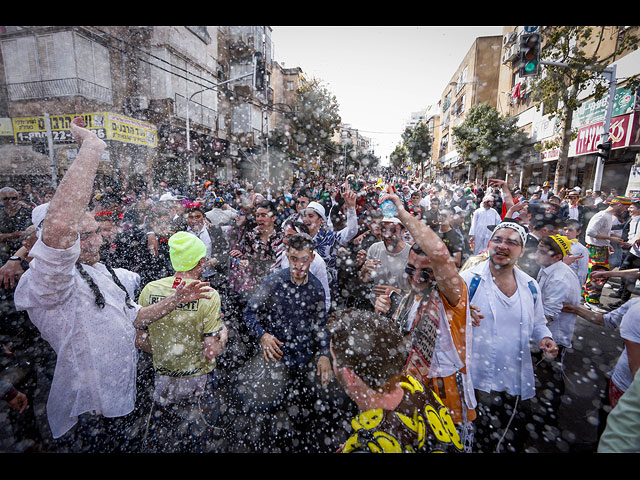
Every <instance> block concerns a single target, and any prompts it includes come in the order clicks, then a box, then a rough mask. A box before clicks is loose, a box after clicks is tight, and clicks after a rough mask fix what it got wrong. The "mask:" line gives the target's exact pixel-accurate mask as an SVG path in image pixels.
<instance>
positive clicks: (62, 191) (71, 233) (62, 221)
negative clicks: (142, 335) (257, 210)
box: [15, 118, 209, 452]
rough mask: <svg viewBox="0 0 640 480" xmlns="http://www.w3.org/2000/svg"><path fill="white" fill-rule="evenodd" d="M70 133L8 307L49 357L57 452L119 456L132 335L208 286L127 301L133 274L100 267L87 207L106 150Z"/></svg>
mask: <svg viewBox="0 0 640 480" xmlns="http://www.w3.org/2000/svg"><path fill="white" fill-rule="evenodd" d="M71 133H72V135H73V136H74V138H75V140H76V141H77V143H78V144H79V145H80V150H79V152H78V155H77V157H76V158H75V160H74V161H73V163H72V164H71V166H70V167H69V170H68V171H67V173H66V174H65V176H64V178H63V179H62V181H61V182H60V185H59V187H58V188H57V190H56V192H55V194H54V196H53V198H52V199H51V202H50V204H49V205H48V206H45V207H44V208H43V209H45V210H46V213H45V216H44V220H42V221H38V222H37V223H38V225H36V227H37V236H38V239H37V240H36V243H35V244H34V246H33V247H32V249H31V251H30V252H29V256H31V257H32V258H33V260H32V261H31V263H30V264H29V269H28V270H27V272H25V274H24V275H22V277H21V278H20V282H19V283H18V286H17V288H16V292H15V303H16V308H17V309H18V310H26V311H27V313H28V314H29V318H30V319H31V321H32V322H33V324H34V325H35V326H36V327H37V328H38V330H39V331H40V333H41V335H42V338H43V339H44V340H46V341H47V342H49V343H50V344H51V346H52V347H53V349H54V350H55V352H56V355H57V363H56V369H55V372H54V377H53V381H52V384H51V390H50V392H49V399H48V401H47V416H48V419H49V424H50V426H51V432H52V434H53V437H54V438H56V439H57V438H60V437H63V436H64V437H63V438H62V439H61V440H62V441H61V442H60V446H61V448H64V449H67V450H68V451H71V452H112V451H122V450H123V449H126V448H127V446H126V438H125V436H126V433H125V430H126V429H125V427H126V425H127V420H129V419H127V418H126V416H127V415H128V414H129V413H131V412H132V411H133V410H134V401H135V397H136V348H135V343H134V342H135V337H136V334H135V329H136V328H142V327H145V326H147V325H149V324H151V323H153V322H154V321H156V320H158V319H160V318H162V317H163V316H164V315H166V314H167V313H169V312H171V311H172V310H174V309H175V308H176V307H177V306H178V305H181V304H183V303H186V302H191V301H195V300H197V299H199V298H208V296H207V295H206V291H207V290H209V289H208V287H207V286H208V284H206V283H202V282H193V283H190V284H189V285H185V284H181V285H180V286H179V287H178V288H177V289H176V292H175V294H173V295H170V296H168V297H167V298H166V299H164V300H163V301H161V302H158V303H156V304H154V305H150V306H148V307H144V308H143V307H140V306H139V305H136V304H135V303H133V302H132V301H131V298H132V297H133V295H134V293H133V292H134V290H135V287H136V286H137V284H138V283H139V276H138V275H137V274H134V273H132V272H129V271H127V270H124V269H115V270H113V269H108V268H107V267H106V266H105V265H103V264H102V263H100V253H99V252H100V246H101V244H102V236H101V235H100V229H99V225H98V222H96V221H95V219H94V217H93V215H92V214H91V213H90V212H89V211H88V209H87V207H88V205H89V200H90V199H91V194H92V187H93V182H94V178H95V175H96V171H97V168H98V163H99V161H100V157H101V155H102V153H103V151H104V149H105V147H106V145H105V143H104V142H103V141H102V140H100V139H99V138H98V137H97V136H96V134H95V133H93V132H91V131H89V130H87V129H86V128H84V122H83V120H82V119H81V118H76V119H74V120H73V121H72V123H71Z"/></svg>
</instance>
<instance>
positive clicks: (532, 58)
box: [520, 33, 541, 77]
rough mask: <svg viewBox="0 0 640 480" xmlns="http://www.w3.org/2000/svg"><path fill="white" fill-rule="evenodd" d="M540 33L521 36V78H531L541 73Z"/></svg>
mask: <svg viewBox="0 0 640 480" xmlns="http://www.w3.org/2000/svg"><path fill="white" fill-rule="evenodd" d="M540 44H541V37H540V34H539V33H523V34H522V35H521V36H520V76H521V77H530V76H534V75H538V73H539V71H540Z"/></svg>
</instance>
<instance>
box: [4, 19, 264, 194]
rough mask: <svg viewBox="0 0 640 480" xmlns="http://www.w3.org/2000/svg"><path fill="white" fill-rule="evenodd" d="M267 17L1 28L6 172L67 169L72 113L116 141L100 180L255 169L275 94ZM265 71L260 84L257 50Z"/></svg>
mask: <svg viewBox="0 0 640 480" xmlns="http://www.w3.org/2000/svg"><path fill="white" fill-rule="evenodd" d="M270 32H271V29H270V27H267V26H240V27H233V26H220V27H210V26H209V27H206V26H200V27H198V26H195V27H189V26H99V27H95V26H35V27H33V26H3V27H0V49H1V53H2V61H1V62H0V75H2V76H3V78H4V79H5V82H4V84H5V86H4V88H1V89H0V149H2V151H3V154H2V157H1V158H2V160H1V161H3V162H4V164H3V168H2V174H3V179H4V180H5V181H6V180H11V181H12V182H18V183H20V182H21V179H23V177H24V176H25V175H26V174H28V173H31V174H34V173H35V174H36V175H37V176H38V177H39V180H40V181H42V182H46V183H48V182H49V181H50V180H52V181H55V180H56V179H59V178H61V176H62V175H63V174H64V171H65V170H66V168H67V166H68V165H69V164H70V163H71V161H73V158H74V157H75V155H76V154H77V146H76V145H75V143H74V142H73V139H72V138H71V137H70V134H69V130H68V125H69V122H70V121H71V119H72V118H73V117H75V116H77V115H82V116H83V117H84V118H85V121H86V122H87V125H88V127H89V128H92V129H94V130H95V131H96V132H98V134H99V135H101V136H102V138H104V139H105V141H106V142H107V149H106V151H105V155H104V157H103V160H102V161H101V163H100V168H99V174H98V178H99V180H101V181H104V182H106V181H112V182H113V181H115V182H117V183H121V184H124V185H127V184H129V183H141V182H147V183H157V182H159V181H162V180H164V181H167V182H177V183H184V182H188V181H193V180H195V179H200V180H206V179H207V178H211V177H212V176H217V177H222V178H231V177H232V176H239V175H242V174H243V173H247V172H249V173H253V174H254V175H255V174H256V173H257V172H258V171H259V168H260V167H261V165H260V162H259V161H256V154H257V153H258V152H259V151H261V150H262V149H263V148H264V146H263V145H264V143H265V139H266V135H267V132H268V131H269V116H268V115H266V113H265V112H266V111H267V108H266V106H267V105H269V104H270V103H271V102H272V101H273V90H272V88H271V87H270V82H269V80H270V74H271V71H272V68H273V58H272V55H271V52H272V46H271V39H270ZM257 55H260V56H261V60H262V62H263V65H264V76H262V77H261V78H258V80H262V82H260V83H261V84H262V87H258V88H256V84H255V80H256V79H255V78H254V76H253V73H252V72H253V69H254V64H255V59H256V56H257Z"/></svg>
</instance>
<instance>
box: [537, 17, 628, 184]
mask: <svg viewBox="0 0 640 480" xmlns="http://www.w3.org/2000/svg"><path fill="white" fill-rule="evenodd" d="M634 28H635V27H632V28H629V27H617V26H595V27H592V26H558V27H547V28H546V29H545V30H544V31H543V49H542V52H541V59H542V60H543V61H547V62H555V63H562V64H566V65H567V66H566V67H564V66H553V65H544V69H543V74H542V75H541V76H540V77H539V78H537V79H536V80H534V81H533V83H532V84H531V85H530V86H529V87H528V88H529V89H530V92H531V99H532V100H533V101H535V102H537V103H538V104H537V109H538V110H540V109H541V108H544V112H545V113H546V114H548V115H549V117H550V118H557V120H558V122H559V126H560V135H559V137H558V138H556V139H554V140H551V141H548V142H543V144H542V145H540V148H542V149H549V148H552V147H559V148H560V158H559V159H558V163H557V165H556V171H555V178H554V191H555V192H556V193H557V192H558V189H559V188H561V187H563V186H565V183H566V169H567V168H566V167H567V160H568V156H569V144H570V142H571V140H572V139H573V138H575V134H576V132H574V131H572V129H571V123H572V120H573V112H574V110H576V109H577V108H578V106H579V103H580V101H579V97H580V94H581V93H582V92H584V91H586V90H587V89H593V91H594V99H595V100H596V101H597V100H600V99H601V98H602V97H603V96H604V95H605V94H606V93H607V92H608V82H606V81H605V79H604V78H603V77H602V76H601V74H602V71H603V70H604V69H605V68H606V67H608V66H609V65H610V64H611V63H612V62H614V61H615V60H616V59H617V58H619V57H620V56H622V55H624V54H625V53H628V52H630V51H632V50H635V49H637V48H638V37H637V36H636V35H635V34H634V33H633V32H634V30H633V29H634ZM607 36H608V37H609V38H611V39H615V48H614V49H613V50H612V51H610V52H607V53H606V54H603V52H602V51H601V50H602V47H603V45H605V44H607V43H606V42H605V40H606V39H607V38H606V37H607ZM627 81H628V85H630V86H631V87H632V88H637V87H638V78H637V77H634V78H630V79H627Z"/></svg>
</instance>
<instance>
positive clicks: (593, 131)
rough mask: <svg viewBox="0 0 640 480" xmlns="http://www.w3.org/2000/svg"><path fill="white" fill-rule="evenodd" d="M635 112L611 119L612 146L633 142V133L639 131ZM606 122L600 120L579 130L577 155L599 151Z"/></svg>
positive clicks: (621, 146) (622, 145)
mask: <svg viewBox="0 0 640 480" xmlns="http://www.w3.org/2000/svg"><path fill="white" fill-rule="evenodd" d="M634 120H636V119H635V115H634V113H631V114H628V115H623V116H621V117H614V118H612V119H611V126H610V128H609V140H611V142H612V145H611V148H612V149H615V148H623V147H628V146H629V145H631V144H632V142H631V139H632V133H633V130H634V128H633V127H634V126H635V127H636V128H635V130H636V131H637V123H638V122H637V121H634ZM603 126H604V122H598V123H595V124H593V125H589V126H588V127H584V128H581V129H580V130H579V131H578V138H577V139H576V155H585V154H589V153H596V152H597V151H598V144H599V143H600V141H601V140H602V128H603ZM636 136H637V135H636Z"/></svg>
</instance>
